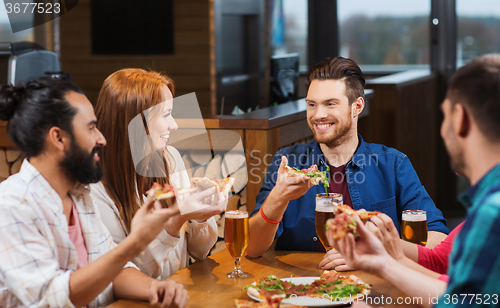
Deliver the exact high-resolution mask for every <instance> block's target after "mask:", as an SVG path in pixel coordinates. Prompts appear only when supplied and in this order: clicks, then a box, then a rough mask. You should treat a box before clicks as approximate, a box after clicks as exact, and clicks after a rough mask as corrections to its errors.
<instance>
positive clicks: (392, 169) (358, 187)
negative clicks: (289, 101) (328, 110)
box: [252, 136, 449, 251]
mask: <svg viewBox="0 0 500 308" xmlns="http://www.w3.org/2000/svg"><path fill="white" fill-rule="evenodd" d="M283 155H284V156H286V157H287V158H288V165H289V166H290V167H297V168H298V169H304V168H309V167H310V166H311V165H314V164H316V165H318V169H319V170H321V171H325V170H326V161H325V158H324V156H323V153H322V152H321V150H320V148H319V144H318V143H317V142H316V141H315V140H313V141H311V142H309V143H307V144H296V145H294V146H293V147H289V148H283V149H281V150H279V151H278V152H277V153H276V154H275V155H274V157H273V159H272V161H271V165H270V166H269V168H268V169H267V172H266V174H265V176H264V180H263V182H262V188H261V189H260V192H259V194H258V195H257V204H256V206H255V209H254V210H253V212H252V216H253V215H255V213H257V212H258V211H259V209H260V207H261V206H262V204H263V203H264V201H265V200H266V198H267V196H268V195H269V192H270V191H271V190H272V189H273V188H274V185H275V184H276V177H277V173H278V168H279V165H280V162H281V156H283ZM345 172H346V178H347V183H348V186H349V192H350V195H351V200H352V205H353V208H354V209H361V208H364V209H366V210H368V211H380V212H383V213H385V214H387V215H388V216H390V217H391V218H392V220H393V221H394V224H395V225H396V227H398V228H399V225H398V223H399V222H400V220H401V214H402V211H404V210H409V209H413V210H425V211H427V225H428V230H429V231H438V232H443V233H449V230H448V228H446V220H445V219H444V218H443V214H442V213H441V211H440V210H438V209H437V208H436V206H435V205H434V202H433V201H432V200H431V198H430V197H429V194H428V193H427V192H426V191H425V188H424V187H423V186H422V184H421V183H420V180H419V179H418V176H417V173H416V172H415V170H414V169H413V166H412V165H411V163H410V161H409V160H408V157H406V155H404V154H403V153H401V152H399V151H397V150H395V149H392V148H388V147H386V146H383V145H380V144H373V143H366V142H364V141H363V138H361V136H359V147H358V149H357V151H356V153H355V154H354V156H353V158H352V159H351V161H349V162H348V163H347V166H346V171H345ZM321 192H325V189H324V187H323V185H322V184H320V185H316V186H313V187H311V188H310V189H309V190H308V191H307V193H306V194H305V195H304V196H302V197H300V198H298V199H296V200H291V201H290V202H289V203H288V207H287V209H286V211H285V214H284V215H283V220H282V221H281V222H280V224H279V227H278V231H277V232H276V235H275V238H277V239H278V240H277V243H276V249H280V250H305V251H315V250H316V249H317V246H318V238H317V234H316V230H315V228H314V210H315V202H316V194H318V193H321Z"/></svg>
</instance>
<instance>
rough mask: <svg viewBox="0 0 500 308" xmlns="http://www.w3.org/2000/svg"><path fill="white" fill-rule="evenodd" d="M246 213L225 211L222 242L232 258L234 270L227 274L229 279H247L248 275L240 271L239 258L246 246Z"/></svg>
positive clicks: (247, 236)
mask: <svg viewBox="0 0 500 308" xmlns="http://www.w3.org/2000/svg"><path fill="white" fill-rule="evenodd" d="M248 238H249V235H248V212H247V211H227V212H226V220H225V225H224V241H225V242H226V247H227V250H228V251H229V253H230V254H231V256H232V257H233V258H234V269H233V271H232V272H231V273H228V274H227V277H229V278H239V277H247V276H248V273H245V272H243V271H242V270H241V264H240V258H241V257H242V256H243V253H244V252H245V249H246V248H247V246H248Z"/></svg>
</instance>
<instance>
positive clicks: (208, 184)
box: [191, 177, 234, 204]
mask: <svg viewBox="0 0 500 308" xmlns="http://www.w3.org/2000/svg"><path fill="white" fill-rule="evenodd" d="M191 182H192V183H193V184H194V186H195V188H196V189H198V190H199V191H203V190H206V189H209V188H212V187H215V194H214V196H213V199H212V200H211V201H210V204H215V203H217V202H219V194H220V193H221V192H223V193H224V196H227V194H228V193H229V191H230V190H231V187H232V186H233V183H234V179H233V178H231V177H228V178H224V179H214V178H207V177H192V178H191Z"/></svg>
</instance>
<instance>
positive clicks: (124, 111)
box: [96, 69, 174, 232]
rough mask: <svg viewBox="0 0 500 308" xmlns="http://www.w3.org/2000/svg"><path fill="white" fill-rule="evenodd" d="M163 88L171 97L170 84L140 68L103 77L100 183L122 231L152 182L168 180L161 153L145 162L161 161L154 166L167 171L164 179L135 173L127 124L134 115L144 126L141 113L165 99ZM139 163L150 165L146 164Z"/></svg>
mask: <svg viewBox="0 0 500 308" xmlns="http://www.w3.org/2000/svg"><path fill="white" fill-rule="evenodd" d="M163 85H166V86H167V87H168V88H169V89H170V91H171V92H172V95H173V94H174V84H173V81H172V80H171V79H170V78H168V77H166V76H164V75H162V74H160V73H157V72H153V71H145V70H142V69H122V70H119V71H117V72H115V73H113V74H111V75H110V76H109V77H108V78H106V80H105V81H104V83H103V85H102V88H101V92H100V93H99V98H98V100H97V105H96V116H97V119H98V123H99V124H98V128H99V130H100V131H101V132H102V134H103V135H104V137H105V138H106V140H107V145H106V147H104V148H103V150H102V155H101V166H102V168H103V170H104V178H103V184H104V187H105V188H106V192H107V193H108V195H109V197H110V198H111V200H113V202H114V203H115V205H116V206H117V208H118V210H119V211H120V216H121V219H122V220H123V222H124V225H125V228H126V230H125V231H126V232H130V223H131V221H132V218H133V217H134V214H135V212H136V211H137V210H138V209H139V206H140V205H141V204H142V203H143V197H142V196H144V195H145V194H146V191H147V190H148V189H149V188H150V187H151V186H152V184H153V182H158V183H160V184H162V185H163V184H164V183H168V181H169V175H168V170H169V169H168V164H167V162H166V161H165V160H164V156H163V153H161V151H158V153H153V154H152V155H150V157H149V158H147V159H149V160H151V161H156V162H158V161H161V162H162V163H161V165H162V166H157V167H158V168H159V169H162V170H165V171H167V172H166V174H165V172H163V174H164V175H165V176H164V177H160V178H157V177H144V176H141V175H139V174H137V172H136V170H135V168H134V162H133V158H132V152H131V150H130V142H129V132H128V125H129V123H130V121H131V120H132V119H133V118H134V117H135V116H137V115H138V114H141V115H142V118H143V122H144V123H146V122H147V121H145V118H144V111H145V110H147V109H149V108H151V107H152V106H155V105H157V104H159V103H161V102H162V101H163V100H164V99H165V98H163V94H162V86H163ZM146 129H147V127H146ZM158 157H159V158H160V159H159V160H158V159H157V158H158ZM155 158H156V159H155ZM163 162H165V164H163ZM141 163H143V164H144V165H145V166H152V164H151V163H150V162H141ZM157 165H158V164H157Z"/></svg>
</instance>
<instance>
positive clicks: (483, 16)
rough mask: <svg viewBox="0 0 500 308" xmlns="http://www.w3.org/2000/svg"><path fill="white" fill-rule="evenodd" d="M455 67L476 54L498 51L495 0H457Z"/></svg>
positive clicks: (498, 22)
mask: <svg viewBox="0 0 500 308" xmlns="http://www.w3.org/2000/svg"><path fill="white" fill-rule="evenodd" d="M456 7H457V23H458V31H457V68H458V67H460V66H462V65H464V64H465V63H466V62H468V61H470V60H472V59H474V58H475V57H477V56H480V55H483V54H486V53H491V52H500V36H499V35H498V33H500V6H499V5H498V1H497V0H475V1H468V0H457V2H456Z"/></svg>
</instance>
